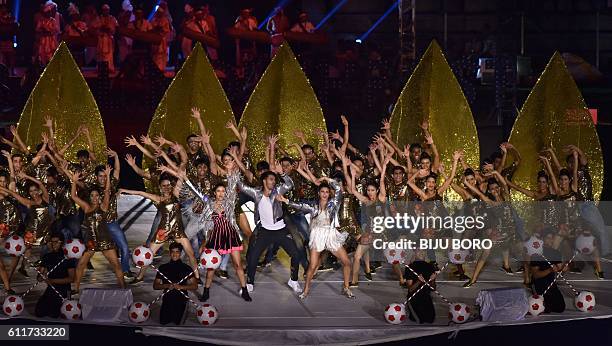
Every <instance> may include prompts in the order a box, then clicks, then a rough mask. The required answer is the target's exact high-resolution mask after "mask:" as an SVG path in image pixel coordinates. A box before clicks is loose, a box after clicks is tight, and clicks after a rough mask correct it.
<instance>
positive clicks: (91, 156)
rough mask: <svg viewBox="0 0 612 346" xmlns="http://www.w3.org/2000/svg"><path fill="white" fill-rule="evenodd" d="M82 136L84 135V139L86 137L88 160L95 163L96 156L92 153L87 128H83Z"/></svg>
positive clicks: (92, 149) (91, 142)
mask: <svg viewBox="0 0 612 346" xmlns="http://www.w3.org/2000/svg"><path fill="white" fill-rule="evenodd" d="M83 134H85V137H87V147H88V151H89V158H90V159H91V161H94V162H95V161H96V154H95V152H94V145H93V141H92V140H91V134H90V133H89V128H88V127H87V126H85V125H84V126H83Z"/></svg>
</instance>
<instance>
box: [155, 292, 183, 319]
mask: <svg viewBox="0 0 612 346" xmlns="http://www.w3.org/2000/svg"><path fill="white" fill-rule="evenodd" d="M186 307H187V299H185V297H184V296H183V295H181V294H180V293H179V292H177V291H174V292H168V293H167V294H166V295H165V296H164V298H163V299H162V305H161V309H160V311H159V323H160V324H168V323H174V324H177V325H178V324H182V323H183V316H184V315H185V308H186Z"/></svg>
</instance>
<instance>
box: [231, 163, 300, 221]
mask: <svg viewBox="0 0 612 346" xmlns="http://www.w3.org/2000/svg"><path fill="white" fill-rule="evenodd" d="M281 179H283V183H282V184H280V185H278V186H276V187H275V188H274V190H272V192H271V193H270V196H268V197H265V196H264V194H263V188H262V187H250V186H248V185H246V184H245V183H244V182H243V181H242V179H241V180H240V181H238V184H237V187H238V191H239V192H242V193H244V194H245V195H247V196H249V197H250V198H251V199H252V200H253V201H254V202H255V224H259V223H260V220H259V202H260V201H261V199H262V198H269V199H270V201H271V202H272V217H273V218H274V222H278V221H279V220H281V219H282V218H283V204H282V203H281V202H279V201H277V200H276V195H284V194H285V193H287V191H289V190H291V189H293V180H291V178H290V177H289V176H288V175H286V174H282V175H281Z"/></svg>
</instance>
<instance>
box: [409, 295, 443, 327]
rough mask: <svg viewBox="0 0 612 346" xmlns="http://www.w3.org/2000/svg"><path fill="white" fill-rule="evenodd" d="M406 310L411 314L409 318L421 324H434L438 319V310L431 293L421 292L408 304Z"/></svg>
mask: <svg viewBox="0 0 612 346" xmlns="http://www.w3.org/2000/svg"><path fill="white" fill-rule="evenodd" d="M424 290H425V289H424ZM406 308H407V309H408V313H409V315H408V318H410V320H411V321H414V322H417V323H419V324H423V323H433V322H434V320H435V319H436V309H435V308H434V304H433V300H432V299H431V293H430V292H423V291H421V292H419V293H418V294H417V295H415V296H414V297H413V298H412V299H411V300H410V301H409V302H408V304H406Z"/></svg>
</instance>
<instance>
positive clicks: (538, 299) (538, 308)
mask: <svg viewBox="0 0 612 346" xmlns="http://www.w3.org/2000/svg"><path fill="white" fill-rule="evenodd" d="M528 303H529V314H531V315H532V316H538V315H539V314H541V313H543V312H544V297H543V296H541V295H537V294H534V295H532V296H530V297H529V300H528Z"/></svg>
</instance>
